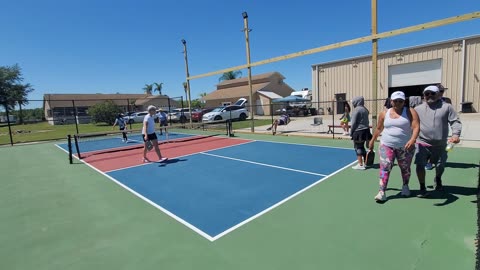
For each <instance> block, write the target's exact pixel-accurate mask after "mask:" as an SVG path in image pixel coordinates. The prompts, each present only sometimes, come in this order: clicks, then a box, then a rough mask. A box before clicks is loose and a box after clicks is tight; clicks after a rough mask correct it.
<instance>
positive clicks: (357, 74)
mask: <svg viewBox="0 0 480 270" xmlns="http://www.w3.org/2000/svg"><path fill="white" fill-rule="evenodd" d="M377 74H378V93H377V98H378V99H385V98H387V97H388V96H389V95H390V94H391V93H392V92H394V91H398V90H402V91H404V92H405V94H406V95H407V96H418V95H421V93H422V90H423V89H424V88H425V87H426V86H428V85H432V84H438V83H441V84H443V86H445V87H446V88H448V90H447V91H446V92H445V96H446V97H449V98H450V99H451V100H452V105H453V106H454V108H455V109H456V110H457V111H459V112H460V111H463V112H471V111H473V112H478V111H479V109H480V35H477V36H472V37H466V38H459V39H453V40H447V41H442V42H437V43H432V44H426V45H421V46H415V47H410V48H404V49H399V50H394V51H388V52H384V53H379V54H378V73H377ZM312 86H313V91H312V92H313V93H312V94H313V101H314V102H325V101H332V100H333V98H335V99H336V100H337V101H339V100H351V99H352V98H353V97H355V96H360V95H362V96H364V97H365V99H367V100H368V99H372V98H373V95H372V57H371V55H369V56H362V57H354V58H350V59H344V60H339V61H333V62H327V63H321V64H316V65H313V66H312ZM382 108H383V102H378V103H377V109H378V110H379V111H380V110H381V109H382ZM342 111H343V108H339V109H337V113H341V112H342Z"/></svg>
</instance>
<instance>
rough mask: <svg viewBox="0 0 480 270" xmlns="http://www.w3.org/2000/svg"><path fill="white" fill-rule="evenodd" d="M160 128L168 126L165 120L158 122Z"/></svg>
mask: <svg viewBox="0 0 480 270" xmlns="http://www.w3.org/2000/svg"><path fill="white" fill-rule="evenodd" d="M160 126H161V127H166V126H168V122H167V120H162V121H160Z"/></svg>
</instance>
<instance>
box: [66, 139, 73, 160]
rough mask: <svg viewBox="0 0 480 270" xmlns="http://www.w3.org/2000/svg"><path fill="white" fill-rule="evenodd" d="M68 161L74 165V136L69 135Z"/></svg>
mask: <svg viewBox="0 0 480 270" xmlns="http://www.w3.org/2000/svg"><path fill="white" fill-rule="evenodd" d="M67 140H68V160H69V162H70V164H73V153H72V135H70V134H68V136H67Z"/></svg>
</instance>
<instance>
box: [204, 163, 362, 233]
mask: <svg viewBox="0 0 480 270" xmlns="http://www.w3.org/2000/svg"><path fill="white" fill-rule="evenodd" d="M356 162H357V161H356V160H355V161H354V162H352V163H350V164H348V165H346V166H344V167H343V168H340V169H338V170H336V171H334V172H333V173H331V174H329V175H327V176H325V177H323V178H320V179H319V180H318V181H316V182H314V183H312V184H310V185H309V186H306V187H305V188H303V189H301V190H299V191H297V192H295V193H293V194H292V195H290V196H288V197H287V198H285V199H283V200H281V201H279V202H277V203H276V204H274V205H272V206H270V207H269V208H267V209H265V210H263V211H261V212H259V213H257V214H255V215H253V216H251V217H250V218H248V219H246V220H244V221H242V222H240V223H238V224H237V225H235V226H233V227H230V228H229V229H228V230H225V231H223V232H221V233H219V234H217V235H216V236H214V237H212V241H215V240H217V239H219V238H220V237H222V236H225V235H227V234H228V233H231V232H233V231H234V230H236V229H238V228H240V227H241V226H243V225H245V224H247V223H249V222H250V221H252V220H254V219H257V218H259V217H261V216H263V215H265V214H266V213H268V212H270V211H272V210H273V209H275V208H277V207H279V206H280V205H282V204H284V203H286V202H287V201H289V200H291V199H293V198H295V197H297V196H298V195H300V194H302V193H304V192H305V191H307V190H309V189H311V188H313V187H314V186H316V185H318V184H320V183H321V182H323V181H325V180H327V179H328V178H330V177H332V176H334V175H335V174H337V173H339V172H341V171H343V170H344V169H346V168H348V167H350V166H352V165H353V164H355V163H356Z"/></svg>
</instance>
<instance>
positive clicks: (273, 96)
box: [257, 91, 282, 99]
mask: <svg viewBox="0 0 480 270" xmlns="http://www.w3.org/2000/svg"><path fill="white" fill-rule="evenodd" d="M257 92H258V93H259V94H261V95H264V96H266V97H267V98H269V99H276V98H282V96H280V95H279V94H277V93H274V92H271V91H257Z"/></svg>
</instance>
